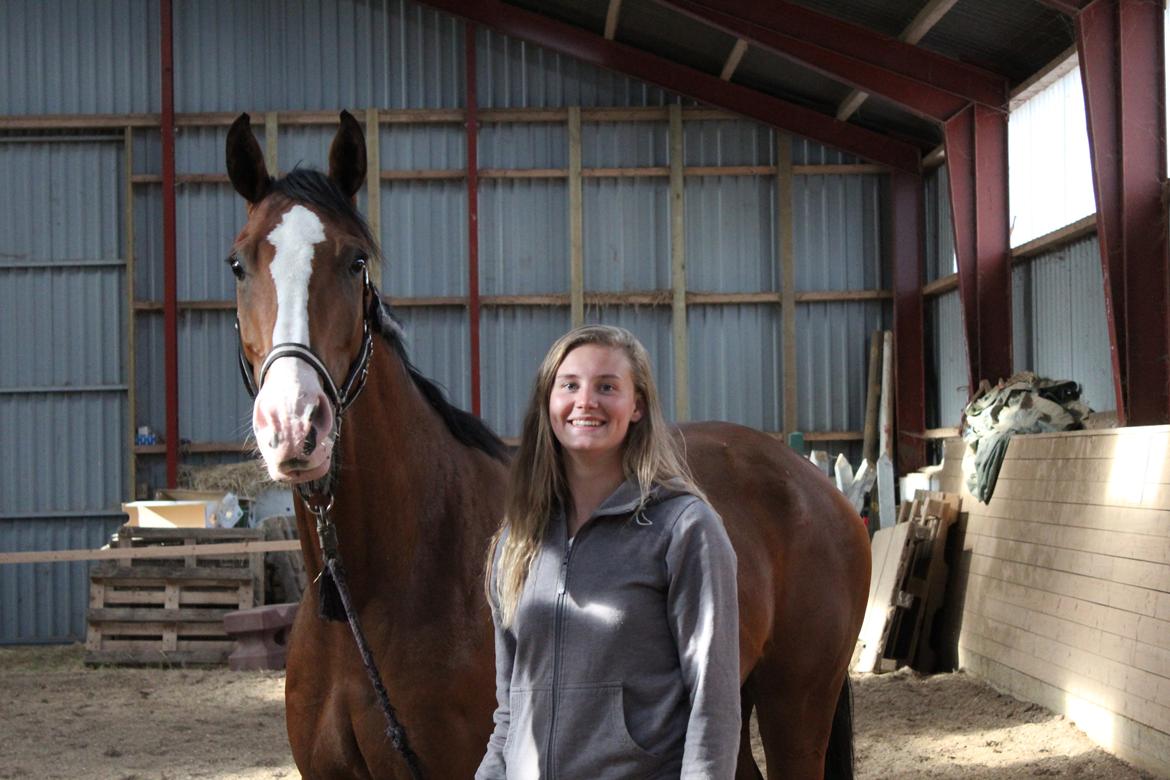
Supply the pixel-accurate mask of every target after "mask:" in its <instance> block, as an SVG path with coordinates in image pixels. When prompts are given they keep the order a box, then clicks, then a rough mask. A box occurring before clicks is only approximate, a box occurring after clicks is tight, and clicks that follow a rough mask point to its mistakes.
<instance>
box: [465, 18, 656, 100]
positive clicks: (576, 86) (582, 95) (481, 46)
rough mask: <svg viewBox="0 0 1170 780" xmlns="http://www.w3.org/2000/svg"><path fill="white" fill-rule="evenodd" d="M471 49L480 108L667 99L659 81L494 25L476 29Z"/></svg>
mask: <svg viewBox="0 0 1170 780" xmlns="http://www.w3.org/2000/svg"><path fill="white" fill-rule="evenodd" d="M476 51H477V54H476V57H477V60H476V64H477V66H478V67H477V71H478V73H477V77H478V82H477V84H476V96H477V98H478V102H479V105H480V106H481V107H483V108H559V107H562V106H582V107H586V108H591V107H594V106H663V105H666V104H667V103H668V102H671V101H670V99H669V98H668V96H667V94H666V93H665V92H664V91H663V90H661V89H659V88H658V87H653V86H650V85H649V84H646V83H644V82H641V81H638V80H636V79H633V78H631V77H629V76H623V75H621V74H619V73H616V72H614V71H609V70H603V69H602V68H597V67H594V66H593V65H589V64H587V63H584V62H580V61H578V60H575V59H573V58H572V57H567V56H565V55H563V54H559V53H557V52H553V51H550V50H548V49H545V48H542V47H540V46H535V45H533V44H531V43H528V42H526V41H521V40H518V39H516V38H509V37H508V36H506V35H501V34H500V33H498V32H495V31H494V30H488V29H485V28H482V27H480V28H478V29H477V30H476Z"/></svg>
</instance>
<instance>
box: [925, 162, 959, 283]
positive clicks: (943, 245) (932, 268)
mask: <svg viewBox="0 0 1170 780" xmlns="http://www.w3.org/2000/svg"><path fill="white" fill-rule="evenodd" d="M924 178H925V180H926V181H925V186H926V194H925V196H924V197H923V202H924V204H925V209H926V218H925V220H924V222H923V224H924V229H925V231H926V281H927V282H933V281H934V280H935V279H939V278H941V277H943V276H950V275H951V274H953V273H957V272H958V270H959V266H958V261H957V260H956V259H955V229H954V223H953V222H952V220H951V199H950V197H951V196H950V190H949V187H950V185H949V183H948V179H947V166H946V165H940V166H939V167H937V168H935V169H934V170H933V171H931V172H930V173H928V174H926V176H925V177H924Z"/></svg>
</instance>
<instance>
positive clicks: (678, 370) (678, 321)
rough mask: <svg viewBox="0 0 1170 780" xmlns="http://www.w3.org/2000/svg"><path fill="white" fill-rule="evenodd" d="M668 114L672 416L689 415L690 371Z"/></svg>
mask: <svg viewBox="0 0 1170 780" xmlns="http://www.w3.org/2000/svg"><path fill="white" fill-rule="evenodd" d="M669 115H670V289H671V293H672V298H671V307H670V329H671V336H672V343H673V345H674V352H673V354H674V418H675V420H676V421H677V422H685V421H687V420H689V419H690V418H691V394H690V370H689V361H688V359H687V262H686V248H685V247H684V245H683V239H684V236H685V234H686V231H685V225H684V219H685V214H686V212H685V209H684V204H683V192H684V189H683V127H682V107H681V106H680V105H679V104H678V103H672V104H671V105H670V107H669Z"/></svg>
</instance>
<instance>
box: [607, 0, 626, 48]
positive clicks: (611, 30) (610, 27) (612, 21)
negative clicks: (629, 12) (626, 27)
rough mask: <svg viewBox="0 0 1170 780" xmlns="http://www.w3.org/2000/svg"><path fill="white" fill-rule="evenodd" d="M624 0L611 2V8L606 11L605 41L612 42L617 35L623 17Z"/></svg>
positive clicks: (612, 0)
mask: <svg viewBox="0 0 1170 780" xmlns="http://www.w3.org/2000/svg"><path fill="white" fill-rule="evenodd" d="M621 12H622V0H609V8H607V9H606V11H605V39H606V40H607V41H612V40H613V39H614V36H615V35H617V26H618V19H619V18H620V17H621Z"/></svg>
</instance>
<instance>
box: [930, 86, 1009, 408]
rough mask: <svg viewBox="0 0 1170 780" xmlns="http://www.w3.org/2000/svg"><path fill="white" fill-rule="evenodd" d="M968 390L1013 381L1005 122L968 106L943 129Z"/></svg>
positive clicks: (995, 114)
mask: <svg viewBox="0 0 1170 780" xmlns="http://www.w3.org/2000/svg"><path fill="white" fill-rule="evenodd" d="M943 132H944V137H945V139H946V152H947V173H948V174H949V180H950V190H951V214H952V216H953V223H954V229H955V255H956V256H957V258H958V264H959V298H960V302H961V303H962V310H963V330H964V333H965V334H966V336H967V361H968V380H969V382H970V385H969V390H970V393H971V394H972V395H974V393H975V391H976V390H977V389H978V387H979V381H980V380H982V379H986V380H988V381H989V382H991V383H992V384H994V383H995V382H997V381H998V380H1000V379H1006V378H1007V377H1009V376H1011V374H1012V304H1011V292H1012V274H1011V247H1010V242H1009V230H1008V185H1007V114H1006V113H1004V112H1000V111H993V110H991V109H988V108H984V107H983V106H980V105H972V106H968V107H967V108H966V109H964V110H963V111H961V112H959V113H958V114H956V115H955V116H954V117H953V118H952V119H950V120H949V121H947V122H946V123H945V124H944V126H943Z"/></svg>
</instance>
